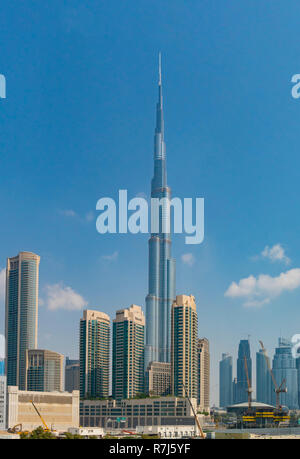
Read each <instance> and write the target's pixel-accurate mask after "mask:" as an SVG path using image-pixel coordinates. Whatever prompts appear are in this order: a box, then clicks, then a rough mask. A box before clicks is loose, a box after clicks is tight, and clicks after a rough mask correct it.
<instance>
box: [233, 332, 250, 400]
mask: <svg viewBox="0 0 300 459" xmlns="http://www.w3.org/2000/svg"><path fill="white" fill-rule="evenodd" d="M245 356H246V359H247V366H248V375H249V380H250V383H251V382H252V360H251V357H250V343H249V340H247V339H242V340H241V341H240V344H239V351H238V359H237V387H236V391H237V394H236V396H237V400H235V403H243V402H246V401H247V400H248V395H247V389H248V384H247V376H246V369H245V359H244V357H245Z"/></svg>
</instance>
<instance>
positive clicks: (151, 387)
mask: <svg viewBox="0 0 300 459" xmlns="http://www.w3.org/2000/svg"><path fill="white" fill-rule="evenodd" d="M145 392H146V393H147V394H149V395H150V396H151V395H159V396H161V397H164V396H166V395H170V394H171V364H170V363H169V362H151V363H150V364H149V365H148V368H147V370H146V374H145Z"/></svg>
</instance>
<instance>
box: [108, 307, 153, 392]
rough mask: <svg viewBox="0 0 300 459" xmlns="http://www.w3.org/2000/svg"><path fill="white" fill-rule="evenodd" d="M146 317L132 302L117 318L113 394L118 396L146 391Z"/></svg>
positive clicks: (114, 340) (120, 311)
mask: <svg viewBox="0 0 300 459" xmlns="http://www.w3.org/2000/svg"><path fill="white" fill-rule="evenodd" d="M144 339H145V317H144V313H143V311H142V308H141V307H140V306H137V305H136V304H132V305H131V306H130V307H129V308H128V309H121V310H119V311H117V313H116V318H115V319H114V321H113V368H112V396H113V398H114V399H116V400H121V399H124V398H131V397H134V396H135V395H137V394H141V393H144V388H145V386H144Z"/></svg>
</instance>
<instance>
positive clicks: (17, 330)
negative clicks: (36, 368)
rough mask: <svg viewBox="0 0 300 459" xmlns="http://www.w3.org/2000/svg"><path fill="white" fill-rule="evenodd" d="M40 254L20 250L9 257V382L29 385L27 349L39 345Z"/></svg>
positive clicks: (7, 288)
mask: <svg viewBox="0 0 300 459" xmlns="http://www.w3.org/2000/svg"><path fill="white" fill-rule="evenodd" d="M39 262H40V257H39V256H38V255H35V254H34V253H30V252H20V254H19V255H18V256H17V257H14V258H8V260H7V278H6V333H5V334H6V345H7V347H6V362H7V369H6V372H7V385H9V386H19V389H20V390H25V387H26V350H27V349H35V348H36V347H37V313H38V278H39Z"/></svg>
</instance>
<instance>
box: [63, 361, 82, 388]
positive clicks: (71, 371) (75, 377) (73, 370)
mask: <svg viewBox="0 0 300 459" xmlns="http://www.w3.org/2000/svg"><path fill="white" fill-rule="evenodd" d="M79 389H80V363H79V360H71V359H69V357H66V363H65V391H66V392H73V390H79Z"/></svg>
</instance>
